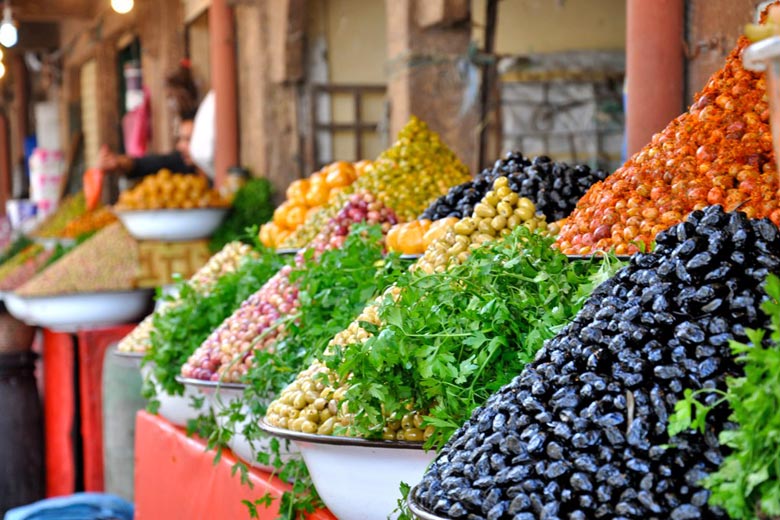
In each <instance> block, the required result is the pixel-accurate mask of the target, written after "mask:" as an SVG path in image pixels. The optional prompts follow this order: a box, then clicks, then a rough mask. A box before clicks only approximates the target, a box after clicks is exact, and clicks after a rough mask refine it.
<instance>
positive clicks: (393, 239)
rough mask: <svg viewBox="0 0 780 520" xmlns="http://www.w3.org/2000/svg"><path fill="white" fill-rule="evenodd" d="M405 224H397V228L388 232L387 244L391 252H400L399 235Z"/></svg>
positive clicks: (392, 228) (394, 227)
mask: <svg viewBox="0 0 780 520" xmlns="http://www.w3.org/2000/svg"><path fill="white" fill-rule="evenodd" d="M402 226H403V224H396V225H395V226H393V227H391V228H390V230H389V231H388V232H387V236H386V237H385V244H387V249H389V250H390V251H398V250H399V249H398V235H399V234H400V233H401V227H402Z"/></svg>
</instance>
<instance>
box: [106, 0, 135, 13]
mask: <svg viewBox="0 0 780 520" xmlns="http://www.w3.org/2000/svg"><path fill="white" fill-rule="evenodd" d="M134 3H135V2H133V0H111V8H112V9H113V10H114V11H116V12H117V13H119V14H127V13H129V12H130V11H132V10H133V4H134Z"/></svg>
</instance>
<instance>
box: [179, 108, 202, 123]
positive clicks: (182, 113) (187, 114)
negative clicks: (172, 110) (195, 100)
mask: <svg viewBox="0 0 780 520" xmlns="http://www.w3.org/2000/svg"><path fill="white" fill-rule="evenodd" d="M197 113H198V110H197V108H196V109H194V110H179V119H181V120H182V121H193V120H194V119H195V114H197Z"/></svg>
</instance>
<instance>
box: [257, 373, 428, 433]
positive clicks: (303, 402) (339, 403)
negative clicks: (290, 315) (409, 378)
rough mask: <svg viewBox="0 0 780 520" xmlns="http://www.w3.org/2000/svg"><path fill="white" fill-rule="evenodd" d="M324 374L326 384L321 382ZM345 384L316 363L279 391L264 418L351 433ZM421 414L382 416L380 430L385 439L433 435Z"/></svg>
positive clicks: (309, 429) (303, 428)
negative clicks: (396, 417)
mask: <svg viewBox="0 0 780 520" xmlns="http://www.w3.org/2000/svg"><path fill="white" fill-rule="evenodd" d="M322 374H328V375H327V380H328V382H329V383H328V384H327V385H326V384H324V383H323V382H322V379H323V375H322ZM347 388H348V386H347V385H338V384H337V383H336V378H335V377H334V376H333V375H332V374H330V372H329V371H328V369H327V368H326V367H324V366H323V365H321V364H320V363H318V362H315V363H313V364H312V365H311V366H310V367H309V368H307V369H306V370H304V371H303V372H301V373H300V374H298V377H296V378H295V381H293V382H292V383H290V385H289V386H287V388H285V389H284V390H282V393H281V394H280V396H279V398H278V399H276V400H275V401H274V402H272V403H271V405H270V406H269V407H268V411H267V412H266V416H265V421H266V422H267V423H268V424H270V425H272V426H276V427H277V428H285V429H287V430H292V431H296V432H302V433H317V434H319V435H333V434H334V430H335V428H336V427H338V426H341V427H343V428H344V429H343V430H342V432H340V433H343V434H345V435H347V436H353V432H352V431H351V429H350V425H351V423H352V415H351V414H350V413H349V412H348V402H347V401H345V400H344V395H345V393H346V391H347ZM422 421H423V415H422V414H420V413H418V412H410V413H407V414H404V415H403V416H402V417H401V418H400V419H395V418H386V422H385V426H384V427H383V431H382V438H383V439H385V440H396V441H411V442H423V441H425V440H426V439H427V438H428V437H430V436H431V435H432V434H433V426H428V427H426V428H423V427H422Z"/></svg>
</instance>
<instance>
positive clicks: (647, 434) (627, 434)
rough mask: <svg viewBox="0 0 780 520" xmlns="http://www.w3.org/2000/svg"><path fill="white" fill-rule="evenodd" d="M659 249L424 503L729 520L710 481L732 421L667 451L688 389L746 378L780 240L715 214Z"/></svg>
mask: <svg viewBox="0 0 780 520" xmlns="http://www.w3.org/2000/svg"><path fill="white" fill-rule="evenodd" d="M657 244H658V245H657V249H656V252H654V253H649V254H638V255H636V256H634V257H633V259H632V261H631V264H630V266H628V267H626V268H624V269H622V270H621V271H619V272H618V274H617V275H616V276H614V277H613V278H611V279H610V280H609V281H607V282H606V283H604V284H602V285H601V286H599V287H598V288H597V289H596V290H595V291H594V293H593V294H592V296H591V297H590V298H589V299H588V302H587V303H586V304H585V306H584V307H583V309H582V310H581V311H580V312H579V314H578V315H577V316H576V317H575V318H574V321H573V322H572V323H571V324H570V325H569V326H567V327H566V328H565V329H564V330H563V331H562V332H561V333H560V334H558V335H557V336H556V337H555V338H554V339H552V340H551V341H549V342H548V343H546V344H545V346H544V348H543V349H542V350H541V351H540V353H539V355H538V356H537V357H536V359H535V361H534V362H533V363H531V364H529V365H527V366H526V368H525V369H524V370H523V371H522V372H521V374H520V375H519V376H518V377H517V378H516V379H514V381H512V383H511V384H509V385H507V386H506V387H504V388H502V389H501V390H500V391H499V392H498V393H496V394H494V395H493V396H492V397H491V398H490V399H488V401H487V402H486V404H485V405H484V406H482V407H481V408H479V409H478V410H476V411H475V412H474V414H473V415H472V416H471V419H470V420H469V421H468V422H466V423H465V425H463V426H462V427H461V428H460V429H459V430H458V431H457V432H456V433H455V435H454V436H453V437H452V438H451V439H450V440H449V442H448V443H447V445H446V446H445V447H444V449H443V450H442V451H441V452H440V454H439V456H438V457H437V459H436V461H435V462H434V463H433V465H432V466H431V467H430V468H429V470H428V472H427V473H426V475H425V477H424V479H423V481H422V483H421V484H420V486H419V489H418V492H417V494H416V496H415V500H416V501H417V502H418V503H420V504H422V505H423V506H424V507H425V508H427V509H428V510H430V511H433V512H435V513H437V514H442V515H446V516H447V517H449V518H465V517H467V516H468V515H471V514H473V515H478V516H480V517H487V518H503V517H504V516H506V515H508V516H512V517H513V518H528V519H530V518H538V517H566V518H578V519H585V518H615V517H629V518H631V517H633V518H642V517H644V518H664V519H666V518H671V519H675V520H681V519H689V518H722V517H724V515H723V513H722V511H720V510H717V509H713V508H710V507H709V506H708V505H707V499H708V496H709V492H708V491H707V490H705V489H703V488H702V486H701V484H700V480H701V479H702V478H703V477H705V476H706V475H707V474H708V473H709V472H711V471H713V470H715V469H716V468H717V467H718V465H719V464H720V462H721V461H722V459H723V451H722V448H721V446H720V444H719V443H718V439H717V434H718V433H719V432H720V431H721V430H722V429H723V428H724V427H725V426H726V424H727V423H726V421H727V418H728V415H729V411H728V409H727V408H726V407H723V406H721V407H719V408H716V409H715V410H713V411H711V412H710V414H709V415H708V417H707V425H708V427H707V431H706V433H705V434H704V435H702V434H698V433H692V432H691V433H685V434H681V435H679V436H677V437H675V438H673V439H670V438H669V436H668V434H667V426H668V421H669V416H670V414H671V413H672V412H673V410H674V407H675V404H676V403H677V402H678V400H680V399H681V398H682V397H683V391H684V389H686V388H690V389H694V390H696V389H700V388H710V389H713V388H717V389H720V390H724V389H725V384H726V378H727V377H728V376H730V375H733V374H737V373H738V368H737V366H736V364H735V362H734V358H733V356H732V353H731V351H730V348H729V340H731V339H738V340H740V341H744V340H745V339H746V336H745V329H746V328H748V327H751V328H753V327H761V326H763V325H765V321H766V318H765V316H763V315H762V314H761V312H760V311H759V304H760V302H761V300H762V298H764V297H765V293H764V291H763V289H762V284H763V282H764V280H765V278H766V276H767V273H768V272H776V271H777V270H778V269H779V268H780V236H779V233H778V230H777V228H776V227H775V226H774V224H772V222H770V221H769V220H766V219H764V220H748V219H747V218H746V216H745V214H743V213H724V212H723V211H722V209H721V208H720V207H717V206H716V207H708V208H707V209H706V210H704V211H695V212H693V213H692V214H691V215H690V216H689V218H688V219H687V221H685V222H684V223H682V224H678V225H677V226H674V227H673V228H671V229H670V230H668V231H666V232H664V233H661V234H659V235H658V237H657ZM719 397H720V396H719V395H717V394H715V393H711V394H708V395H707V396H706V397H705V403H706V404H708V405H711V404H713V403H714V402H715V401H717V400H718V399H719ZM513 515H514V516H513Z"/></svg>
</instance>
